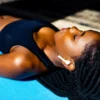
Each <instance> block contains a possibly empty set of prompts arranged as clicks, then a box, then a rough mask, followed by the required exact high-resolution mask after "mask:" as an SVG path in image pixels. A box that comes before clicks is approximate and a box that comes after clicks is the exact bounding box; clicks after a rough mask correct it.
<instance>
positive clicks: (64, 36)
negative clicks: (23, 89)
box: [0, 16, 100, 100]
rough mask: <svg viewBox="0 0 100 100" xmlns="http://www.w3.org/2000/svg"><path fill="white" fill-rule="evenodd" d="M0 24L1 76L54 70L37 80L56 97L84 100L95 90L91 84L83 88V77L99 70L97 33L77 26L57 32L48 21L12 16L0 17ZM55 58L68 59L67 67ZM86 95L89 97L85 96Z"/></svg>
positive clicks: (99, 40)
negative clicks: (56, 95) (54, 93)
mask: <svg viewBox="0 0 100 100" xmlns="http://www.w3.org/2000/svg"><path fill="white" fill-rule="evenodd" d="M0 22H1V23H0V24H1V25H0V26H1V27H0V30H1V33H0V50H1V51H2V52H3V55H1V56H0V76H3V77H8V78H14V79H22V78H26V77H29V76H32V75H37V74H39V73H42V72H46V71H48V70H53V69H55V68H57V70H56V71H54V72H53V71H52V73H51V72H50V73H48V75H46V76H43V77H40V79H39V81H40V82H42V83H43V84H44V85H46V86H47V87H48V88H50V89H51V90H53V92H55V91H56V94H58V95H63V96H68V97H69V98H70V99H72V100H81V99H79V98H80V97H82V98H83V99H84V100H86V98H87V96H88V97H89V96H90V94H91V91H90V92H88V91H89V90H91V89H94V88H95V87H94V88H91V86H93V85H91V83H90V85H89V86H90V87H89V88H88V89H86V88H85V87H86V86H87V82H91V81H88V78H86V76H85V75H84V74H85V72H87V76H88V77H91V73H92V74H94V76H95V75H96V72H97V69H98V70H99V68H98V67H99V66H100V64H99V62H100V58H99V55H100V33H99V32H96V31H92V30H89V31H81V30H79V29H77V28H76V27H72V28H63V29H61V30H60V31H59V30H58V29H57V28H56V27H54V26H53V25H51V24H49V23H48V22H44V21H41V20H21V19H20V18H15V17H12V16H1V17H0ZM58 55H60V56H62V57H63V58H64V59H66V60H69V61H70V64H68V65H67V64H65V63H64V62H63V61H61V60H60V59H59V58H58ZM59 68H61V69H60V70H59ZM65 69H67V70H65ZM93 70H95V71H93ZM66 75H67V76H66ZM62 76H63V77H62ZM93 79H94V77H93V78H92V81H93ZM57 80H58V81H57ZM83 81H84V82H83ZM58 83H59V84H58ZM65 83H66V84H65ZM82 83H83V84H82ZM81 85H82V86H81ZM83 85H84V86H83ZM60 86H61V87H60ZM64 86H66V88H65V87H64ZM84 88H85V89H86V90H84ZM81 89H82V91H81ZM83 90H84V91H83ZM66 91H67V93H66ZM80 91H81V92H80ZM87 92H88V93H90V94H87V95H85V93H87ZM93 92H94V91H93ZM84 95H85V96H84ZM91 100H92V99H91Z"/></svg>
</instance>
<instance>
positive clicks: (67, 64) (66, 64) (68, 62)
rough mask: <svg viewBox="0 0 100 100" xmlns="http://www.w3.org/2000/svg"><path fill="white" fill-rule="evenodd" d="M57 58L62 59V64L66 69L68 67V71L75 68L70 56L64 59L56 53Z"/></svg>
mask: <svg viewBox="0 0 100 100" xmlns="http://www.w3.org/2000/svg"><path fill="white" fill-rule="evenodd" d="M58 58H59V59H60V60H61V61H62V64H63V65H64V67H65V68H66V69H68V70H69V71H73V70H75V64H74V60H73V59H72V58H70V59H67V60H66V59H64V58H63V57H61V56H60V55H58Z"/></svg>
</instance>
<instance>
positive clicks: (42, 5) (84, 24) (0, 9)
mask: <svg viewBox="0 0 100 100" xmlns="http://www.w3.org/2000/svg"><path fill="white" fill-rule="evenodd" d="M7 14H8V15H13V16H16V17H22V18H28V19H34V18H36V19H42V20H46V21H48V22H51V23H52V24H54V25H55V26H56V27H58V28H59V29H60V28H62V27H71V26H76V27H78V28H81V29H83V30H87V29H94V30H98V31H100V0H0V15H7Z"/></svg>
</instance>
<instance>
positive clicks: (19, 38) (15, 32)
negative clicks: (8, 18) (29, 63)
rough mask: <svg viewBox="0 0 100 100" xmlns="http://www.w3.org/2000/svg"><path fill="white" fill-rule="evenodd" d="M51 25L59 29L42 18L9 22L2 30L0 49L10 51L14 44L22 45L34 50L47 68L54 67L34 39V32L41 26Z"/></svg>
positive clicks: (5, 51)
mask: <svg viewBox="0 0 100 100" xmlns="http://www.w3.org/2000/svg"><path fill="white" fill-rule="evenodd" d="M44 26H46V27H51V28H53V29H54V30H55V31H57V30H58V29H57V28H56V27H54V26H53V25H51V24H50V23H48V22H45V21H42V20H18V21H14V22H12V23H10V24H8V25H7V26H6V27H5V28H4V29H3V30H2V31H1V32H0V51H1V52H3V54H5V53H8V52H9V50H10V48H11V47H12V46H14V45H22V46H24V47H26V48H27V49H29V50H30V51H32V52H33V53H34V54H36V56H37V57H38V58H39V59H40V60H41V61H42V62H43V63H44V65H45V66H46V67H47V68H50V69H51V67H54V65H53V63H52V62H51V61H50V60H49V59H48V57H47V56H46V55H45V54H44V52H43V51H42V50H41V49H40V48H39V47H38V46H37V44H36V42H35V41H34V39H33V32H36V31H38V30H39V29H40V28H41V27H44Z"/></svg>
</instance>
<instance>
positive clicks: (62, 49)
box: [55, 27, 100, 58]
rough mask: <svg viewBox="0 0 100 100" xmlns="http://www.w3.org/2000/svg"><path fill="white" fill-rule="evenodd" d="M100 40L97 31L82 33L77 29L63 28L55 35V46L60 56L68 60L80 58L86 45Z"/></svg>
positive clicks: (99, 34)
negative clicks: (69, 58) (68, 58)
mask: <svg viewBox="0 0 100 100" xmlns="http://www.w3.org/2000/svg"><path fill="white" fill-rule="evenodd" d="M95 40H100V33H99V32H96V31H92V30H89V31H81V30H79V29H77V28H76V27H72V28H63V29H61V31H59V32H57V33H56V34H55V44H56V49H57V52H58V54H59V55H61V56H62V57H64V58H66V56H67V57H76V56H80V55H81V53H82V51H83V50H84V49H85V46H86V44H88V43H90V44H91V43H92V42H93V41H95Z"/></svg>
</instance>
